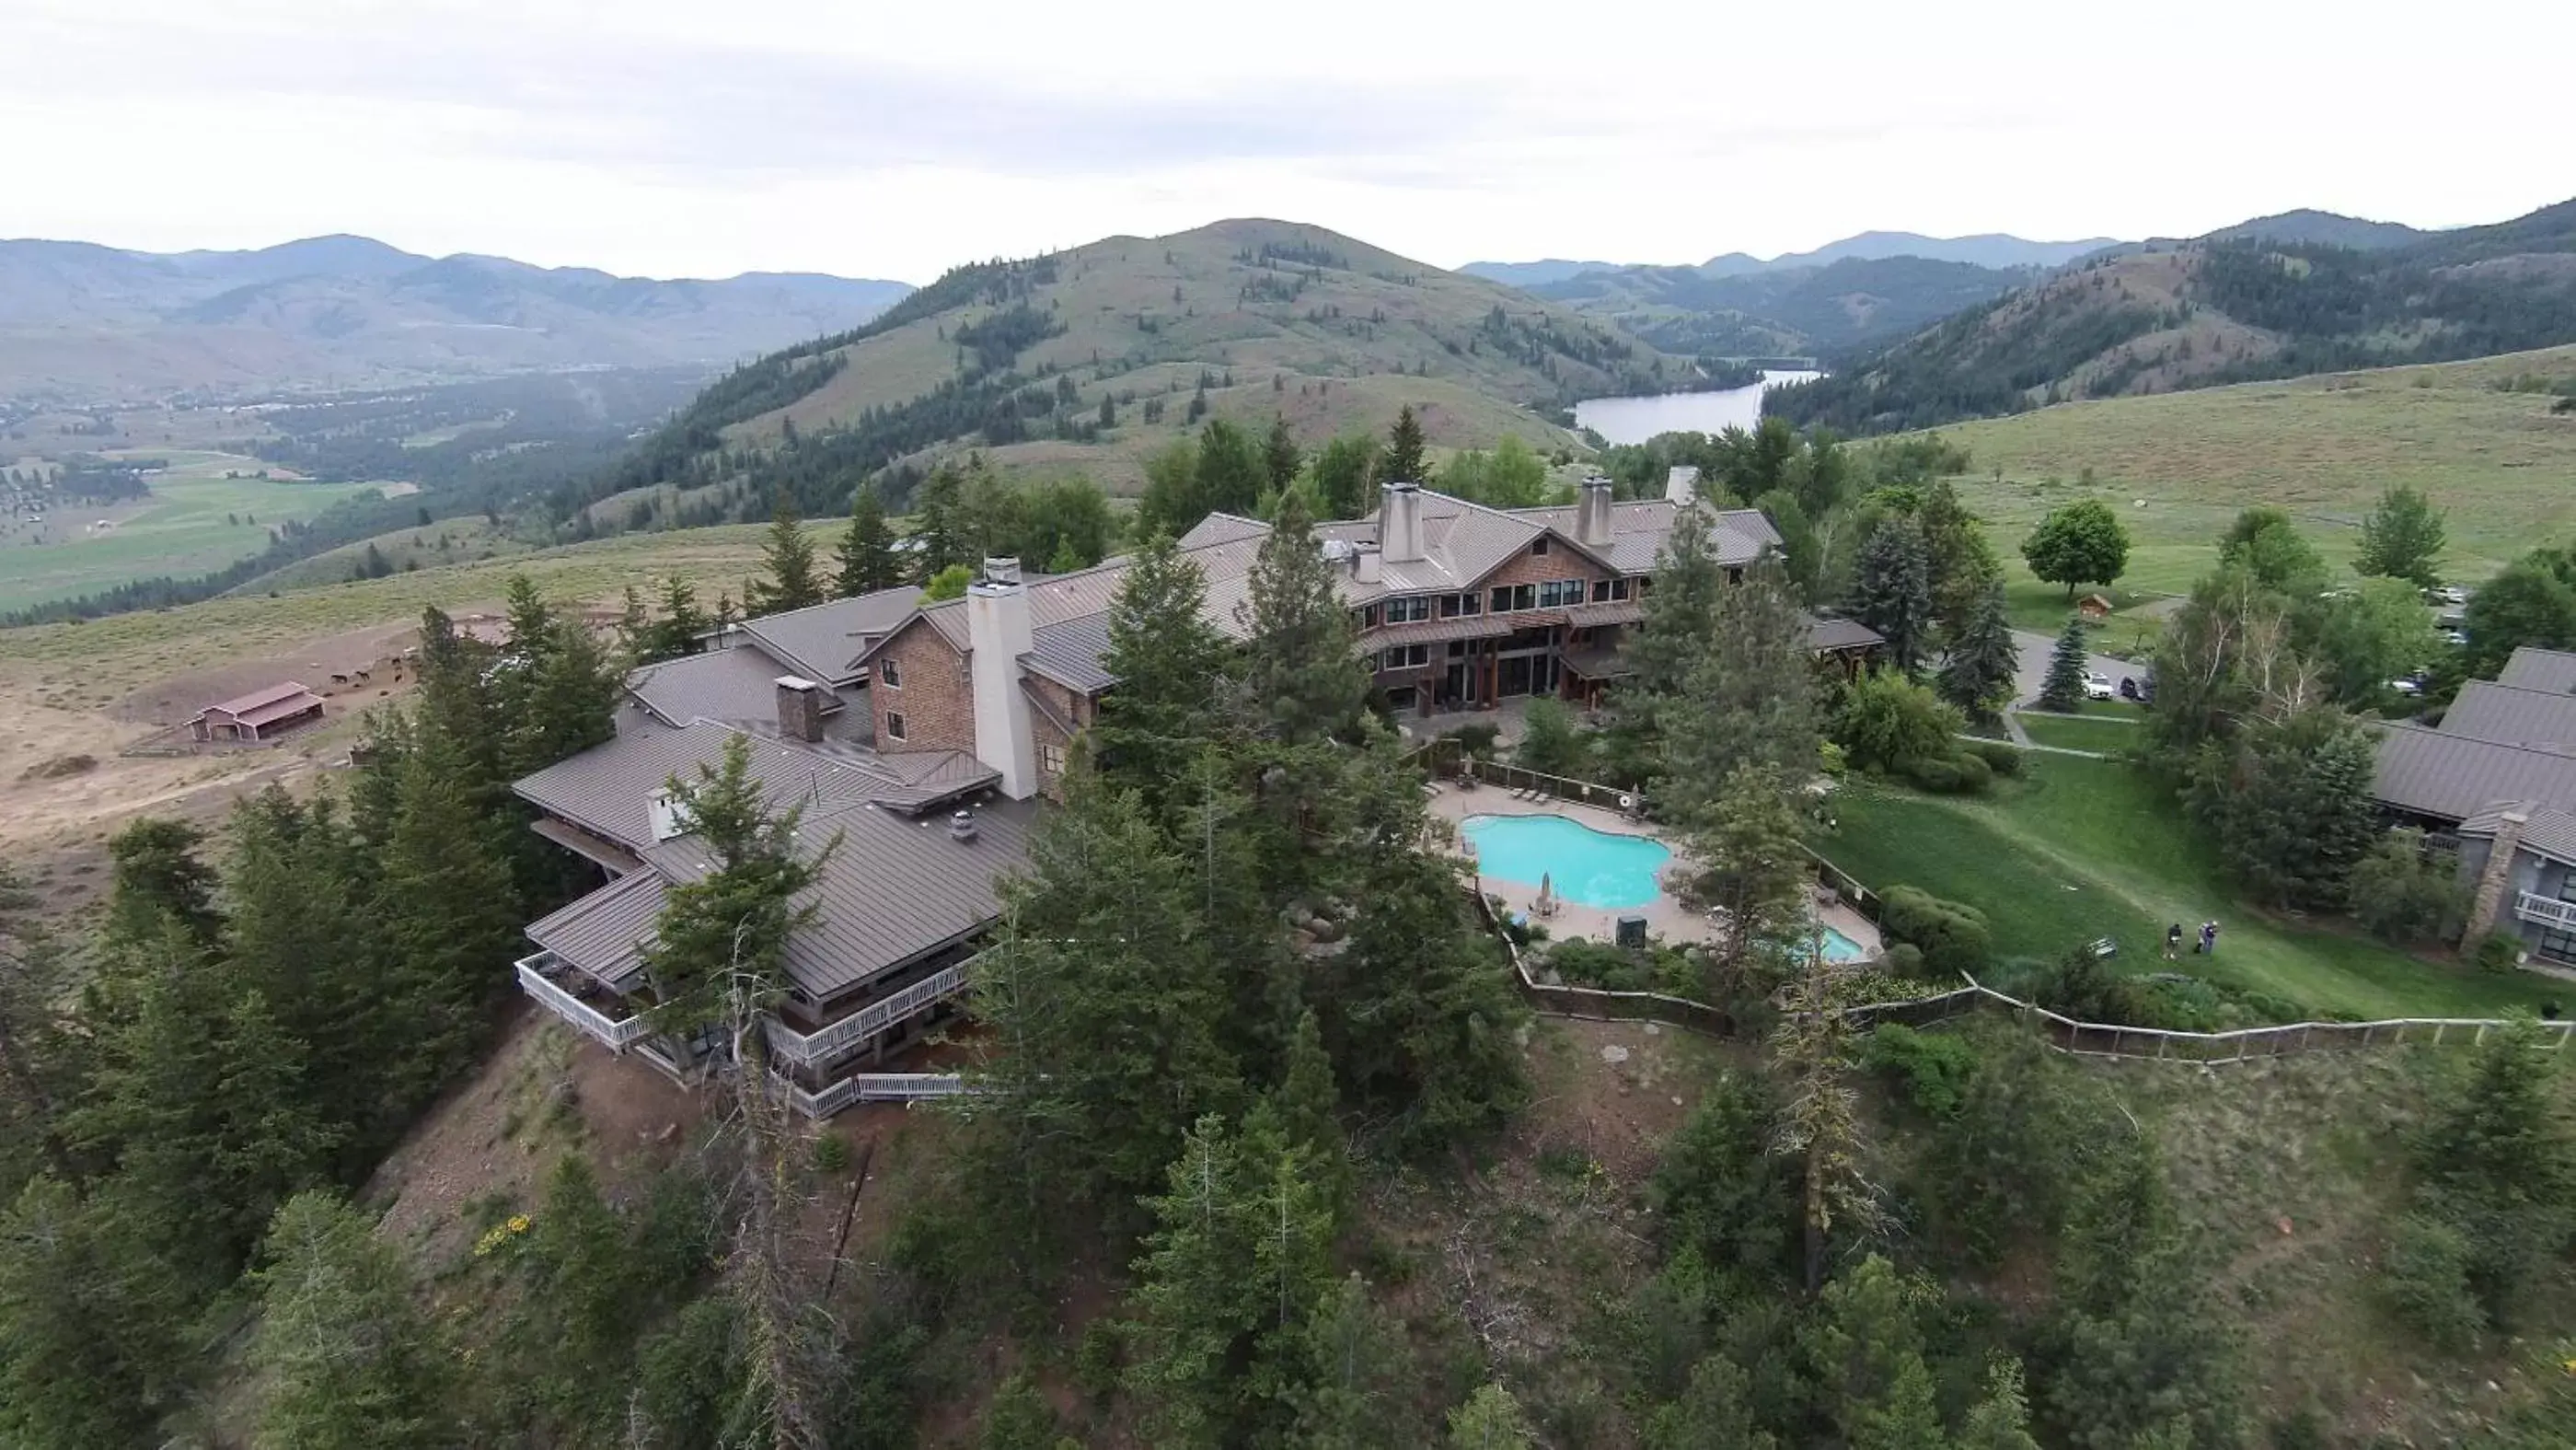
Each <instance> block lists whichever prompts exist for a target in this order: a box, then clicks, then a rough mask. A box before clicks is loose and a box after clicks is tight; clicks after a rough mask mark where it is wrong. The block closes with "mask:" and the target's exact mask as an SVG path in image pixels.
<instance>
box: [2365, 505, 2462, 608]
mask: <svg viewBox="0 0 2576 1450" xmlns="http://www.w3.org/2000/svg"><path fill="white" fill-rule="evenodd" d="M2442 532H2443V531H2442V513H2441V510H2439V509H2436V508H2434V507H2433V505H2432V504H2431V503H2430V502H2429V501H2427V500H2426V499H2425V497H2424V495H2423V494H2422V493H2421V492H2420V491H2418V490H2416V489H2415V488H2413V487H2410V486H2408V485H2406V484H2402V483H2401V484H2397V485H2394V486H2392V487H2391V488H2390V489H2389V490H2388V491H2387V492H2386V493H2383V494H2381V495H2380V496H2379V504H2378V506H2377V507H2375V508H2373V509H2372V510H2371V511H2370V516H2369V517H2368V518H2365V519H2363V520H2362V521H2361V555H2360V557H2358V558H2356V559H2354V560H2353V563H2352V566H2353V567H2354V568H2355V569H2358V570H2360V571H2361V572H2362V573H2364V574H2385V575H2387V576H2389V577H2391V578H2394V579H2403V580H2405V581H2406V582H2408V583H2410V584H2412V585H2414V586H2415V587H2416V588H2418V589H2430V588H2432V587H2433V586H2434V585H2436V584H2439V583H2441V582H2442V574H2441V569H2442V544H2443V537H2442Z"/></svg>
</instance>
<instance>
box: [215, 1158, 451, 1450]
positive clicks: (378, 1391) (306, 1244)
mask: <svg viewBox="0 0 2576 1450" xmlns="http://www.w3.org/2000/svg"><path fill="white" fill-rule="evenodd" d="M268 1257H269V1266H268V1267H267V1268H265V1269H263V1270H261V1271H260V1273H259V1276H258V1279H259V1287H260V1299H261V1306H262V1309H263V1311H264V1312H263V1313H262V1315H261V1321H260V1330H259V1339H258V1342H257V1345H256V1347H255V1349H254V1351H253V1358H254V1359H255V1360H256V1362H257V1363H258V1365H259V1367H260V1369H261V1370H262V1372H263V1373H264V1374H265V1375H266V1377H267V1394H266V1399H265V1403H264V1404H262V1406H261V1407H260V1435H259V1442H260V1444H262V1445H274V1446H277V1447H280V1450H415V1447H416V1450H443V1447H446V1446H450V1445H453V1444H455V1443H457V1441H458V1438H459V1436H458V1433H457V1426H456V1424H455V1421H454V1418H453V1416H452V1415H451V1414H450V1412H449V1411H448V1410H447V1408H446V1404H447V1400H448V1397H449V1394H450V1387H449V1384H448V1376H447V1371H446V1356H445V1354H444V1353H443V1352H442V1351H441V1349H440V1348H439V1345H438V1343H437V1340H436V1336H435V1334H434V1333H433V1331H432V1329H431V1327H430V1325H429V1323H428V1322H427V1320H426V1319H425V1318H424V1317H423V1316H422V1314H421V1312H420V1309H419V1307H418V1306H417V1305H416V1304H415V1303H414V1302H413V1298H412V1292H413V1291H412V1285H411V1281H410V1275H409V1273H408V1272H407V1271H406V1270H405V1268H404V1265H403V1258H402V1253H401V1251H400V1250H398V1249H396V1248H395V1247H394V1246H393V1245H392V1244H389V1243H386V1242H385V1241H383V1240H382V1239H379V1238H377V1237H376V1235H375V1231H374V1228H373V1226H372V1225H371V1224H369V1222H368V1221H367V1219H366V1217H365V1215H363V1214H361V1213H359V1212H358V1211H357V1210H356V1209H354V1208H351V1207H349V1206H348V1205H346V1204H343V1203H341V1202H340V1201H339V1200H338V1199H336V1198H335V1197H333V1196H332V1195H330V1194H327V1193H306V1194H299V1195H297V1196H296V1197H295V1199H293V1200H292V1201H291V1202H289V1203H287V1204H286V1205H285V1206H284V1207H283V1208H280V1209H279V1210H278V1212H277V1219H276V1222H275V1224H274V1225H273V1226H272V1227H271V1228H270V1230H269V1239H268Z"/></svg>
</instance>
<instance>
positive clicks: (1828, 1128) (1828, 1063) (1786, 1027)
mask: <svg viewBox="0 0 2576 1450" xmlns="http://www.w3.org/2000/svg"><path fill="white" fill-rule="evenodd" d="M1790 982H1791V987H1790V997H1789V1000H1788V1002H1787V1003H1786V1011H1785V1012H1783V1014H1782V1015H1781V1018H1780V1025H1779V1026H1778V1028H1776V1029H1775V1030H1774V1031H1773V1033H1772V1036H1771V1053H1772V1057H1773V1060H1774V1061H1776V1062H1777V1063H1778V1064H1779V1067H1780V1070H1781V1072H1782V1073H1783V1074H1784V1075H1785V1076H1786V1078H1787V1080H1788V1083H1789V1095H1788V1098H1787V1100H1786V1101H1785V1102H1784V1103H1783V1104H1782V1105H1781V1113H1780V1123H1779V1129H1778V1138H1779V1145H1780V1148H1781V1150H1782V1151H1783V1152H1787V1153H1794V1154H1796V1155H1798V1157H1799V1159H1800V1162H1801V1165H1802V1166H1801V1169H1800V1176H1799V1183H1800V1187H1799V1194H1800V1209H1799V1221H1800V1226H1801V1228H1802V1230H1803V1234H1804V1239H1805V1260H1806V1282H1807V1292H1809V1293H1811V1294H1812V1293H1814V1292H1815V1291H1816V1290H1817V1289H1818V1288H1819V1287H1821V1286H1822V1285H1823V1283H1824V1280H1825V1252H1826V1249H1827V1248H1828V1247H1829V1245H1830V1243H1831V1239H1832V1234H1833V1230H1834V1225H1835V1224H1836V1223H1837V1222H1840V1223H1843V1224H1846V1225H1848V1226H1851V1227H1854V1228H1858V1229H1862V1230H1864V1231H1865V1230H1866V1229H1868V1228H1869V1227H1870V1226H1871V1225H1873V1224H1875V1223H1876V1222H1877V1219H1878V1205H1877V1202H1876V1200H1875V1197H1874V1190H1873V1189H1872V1188H1871V1186H1870V1184H1869V1181H1868V1180H1867V1179H1866V1178H1864V1177H1862V1176H1861V1166H1862V1165H1861V1126H1860V1098H1859V1095H1858V1094H1857V1093H1855V1092H1853V1091H1852V1088H1851V1085H1850V1083H1849V1082H1847V1081H1846V1080H1845V1077H1846V1066H1847V1063H1848V1059H1849V1057H1850V1039H1851V1023H1850V1021H1849V1019H1847V1018H1845V1017H1844V1016H1843V1014H1842V1013H1841V1011H1840V1010H1838V1009H1837V1008H1836V1007H1835V1006H1834V1005H1833V1003H1832V1001H1831V1000H1830V999H1829V998H1828V996H1827V995H1826V991H1825V965H1824V954H1823V952H1822V951H1821V949H1819V948H1817V947H1815V946H1813V945H1810V946H1809V948H1808V953H1807V962H1806V965H1805V967H1804V969H1803V970H1801V971H1800V972H1799V973H1798V974H1797V975H1796V976H1794V977H1792V978H1791V979H1790Z"/></svg>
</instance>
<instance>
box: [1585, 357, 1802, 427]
mask: <svg viewBox="0 0 2576 1450" xmlns="http://www.w3.org/2000/svg"><path fill="white" fill-rule="evenodd" d="M1821 376H1823V375H1822V374H1820V373H1799V372H1779V373H1764V374H1763V375H1762V381H1760V382H1758V383H1756V384H1754V385H1753V386H1752V387H1749V388H1728V389H1726V390H1725V391H1723V392H1716V393H1657V394H1655V395H1654V396H1652V397H1646V398H1594V399H1593V400H1592V401H1591V402H1588V403H1577V404H1575V405H1574V422H1575V425H1576V426H1577V427H1582V428H1589V429H1591V430H1592V431H1593V432H1595V433H1598V434H1600V435H1601V436H1602V437H1604V438H1607V439H1609V440H1610V441H1611V442H1613V443H1643V442H1645V441H1646V440H1647V439H1649V438H1652V437H1654V436H1655V435H1656V434H1658V433H1715V432H1717V431H1718V430H1720V429H1722V428H1728V427H1735V428H1750V427H1752V426H1754V425H1755V424H1757V423H1759V422H1761V421H1762V390H1763V389H1765V388H1768V387H1771V386H1773V385H1775V384H1778V383H1803V382H1805V381H1807V380H1808V379H1809V378H1814V377H1821Z"/></svg>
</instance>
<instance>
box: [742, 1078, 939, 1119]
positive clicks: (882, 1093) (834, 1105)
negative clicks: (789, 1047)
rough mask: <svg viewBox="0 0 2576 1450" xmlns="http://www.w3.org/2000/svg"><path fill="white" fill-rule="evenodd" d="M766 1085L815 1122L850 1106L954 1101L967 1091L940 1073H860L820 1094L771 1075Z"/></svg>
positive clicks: (827, 1087) (824, 1089) (787, 1079)
mask: <svg viewBox="0 0 2576 1450" xmlns="http://www.w3.org/2000/svg"><path fill="white" fill-rule="evenodd" d="M769 1081H770V1085H771V1086H773V1087H775V1088H777V1089H778V1090H779V1091H780V1092H783V1093H785V1094H786V1095H787V1101H788V1102H789V1103H790V1104H791V1105H793V1106H794V1107H795V1109H796V1111H798V1112H800V1113H803V1114H804V1115H805V1116H807V1117H809V1118H815V1119H821V1118H828V1117H830V1116H832V1115H833V1114H834V1113H837V1112H839V1111H840V1110H841V1109H843V1108H846V1107H848V1106H849V1105H851V1104H852V1103H884V1102H918V1101H921V1100H922V1099H925V1098H953V1097H957V1096H959V1095H961V1094H963V1093H964V1092H965V1091H966V1080H965V1079H964V1078H962V1077H959V1076H958V1075H957V1074H955V1073H940V1072H863V1073H858V1074H855V1075H853V1076H850V1077H845V1078H843V1079H841V1080H840V1081H839V1082H836V1083H832V1084H829V1085H828V1086H826V1087H824V1088H823V1089H822V1090H821V1091H819V1092H808V1091H807V1090H806V1089H805V1088H803V1087H802V1086H800V1085H798V1084H797V1083H796V1082H794V1081H793V1080H791V1079H789V1078H787V1077H785V1076H782V1075H780V1074H777V1073H772V1074H771V1075H770V1078H769Z"/></svg>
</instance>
